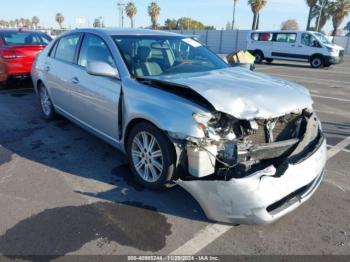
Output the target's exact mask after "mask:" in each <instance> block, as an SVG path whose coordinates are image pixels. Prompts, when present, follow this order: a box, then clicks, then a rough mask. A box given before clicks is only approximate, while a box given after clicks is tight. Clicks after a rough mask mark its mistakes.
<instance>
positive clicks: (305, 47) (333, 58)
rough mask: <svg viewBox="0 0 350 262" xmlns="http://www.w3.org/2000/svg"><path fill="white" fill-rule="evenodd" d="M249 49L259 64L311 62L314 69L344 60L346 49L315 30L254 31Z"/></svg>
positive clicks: (249, 37) (250, 36) (249, 39)
mask: <svg viewBox="0 0 350 262" xmlns="http://www.w3.org/2000/svg"><path fill="white" fill-rule="evenodd" d="M247 49H248V51H250V52H251V53H252V54H254V56H255V57H256V61H255V62H256V63H261V62H263V61H264V60H265V61H266V62H268V63H271V62H272V61H273V60H274V59H280V60H291V61H301V62H309V63H310V65H311V67H313V68H320V67H323V66H325V67H328V66H330V65H333V64H338V63H340V62H342V61H343V59H344V48H342V47H341V46H338V45H335V44H333V43H332V42H331V41H330V40H329V39H328V38H327V37H326V36H325V35H323V34H321V33H319V32H311V31H252V32H251V33H250V34H249V36H248V47H247Z"/></svg>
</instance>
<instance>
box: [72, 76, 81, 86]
mask: <svg viewBox="0 0 350 262" xmlns="http://www.w3.org/2000/svg"><path fill="white" fill-rule="evenodd" d="M72 83H73V84H75V85H77V84H79V79H78V77H73V78H72Z"/></svg>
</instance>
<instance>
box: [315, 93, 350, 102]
mask: <svg viewBox="0 0 350 262" xmlns="http://www.w3.org/2000/svg"><path fill="white" fill-rule="evenodd" d="M311 96H313V97H317V98H324V99H330V100H335V101H340V102H350V99H345V98H338V97H331V96H320V95H315V94H311Z"/></svg>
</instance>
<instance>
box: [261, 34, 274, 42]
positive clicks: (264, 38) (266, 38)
mask: <svg viewBox="0 0 350 262" xmlns="http://www.w3.org/2000/svg"><path fill="white" fill-rule="evenodd" d="M271 40H272V34H271V33H260V34H259V41H264V42H266V41H271Z"/></svg>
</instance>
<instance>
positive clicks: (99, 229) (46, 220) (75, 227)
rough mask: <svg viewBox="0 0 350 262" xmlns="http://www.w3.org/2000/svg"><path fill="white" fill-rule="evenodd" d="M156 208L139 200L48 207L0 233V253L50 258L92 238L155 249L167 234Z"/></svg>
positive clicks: (168, 232) (168, 229) (76, 248)
mask: <svg viewBox="0 0 350 262" xmlns="http://www.w3.org/2000/svg"><path fill="white" fill-rule="evenodd" d="M129 204H131V205H129ZM132 205H138V206H139V207H135V206H132ZM156 211H157V210H155V209H154V208H153V207H149V206H144V205H143V204H140V203H139V204H138V203H125V204H114V203H102V202H100V203H95V204H91V205H84V206H68V207H60V208H54V209H48V210H45V211H43V212H41V213H39V214H37V215H34V216H32V217H30V218H27V219H25V220H23V221H21V222H20V223H18V224H17V225H16V226H15V227H13V228H12V229H9V230H8V231H7V232H6V234H5V235H3V236H1V237H0V253H2V254H4V255H6V256H7V257H9V258H16V257H19V256H21V255H24V256H26V255H28V254H30V255H48V256H50V258H51V259H53V258H56V257H59V256H62V255H64V254H67V253H70V252H73V251H76V250H79V249H80V248H81V247H82V246H83V245H84V244H86V243H88V242H90V241H92V240H97V242H98V246H100V247H101V246H103V245H108V244H109V243H110V242H111V241H114V242H117V243H118V244H120V245H126V246H130V247H134V248H136V249H138V250H142V251H151V252H156V251H159V250H161V249H162V248H163V247H164V246H165V244H166V237H167V236H169V235H170V234H171V225H170V224H169V223H168V222H167V218H166V217H165V216H164V215H161V214H159V213H158V212H156ZM141 217H142V221H140V218H141ZM140 224H141V226H140ZM136 229H137V230H136ZM28 258H29V259H30V257H28Z"/></svg>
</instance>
